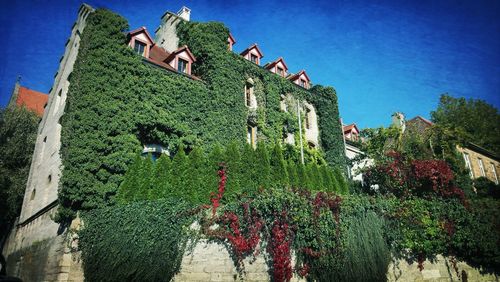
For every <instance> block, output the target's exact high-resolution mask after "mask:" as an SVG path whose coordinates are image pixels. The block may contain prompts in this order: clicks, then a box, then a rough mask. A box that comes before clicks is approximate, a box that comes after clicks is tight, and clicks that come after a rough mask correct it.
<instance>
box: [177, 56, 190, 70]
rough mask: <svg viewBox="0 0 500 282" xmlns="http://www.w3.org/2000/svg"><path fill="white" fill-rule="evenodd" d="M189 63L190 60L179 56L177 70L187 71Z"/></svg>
mask: <svg viewBox="0 0 500 282" xmlns="http://www.w3.org/2000/svg"><path fill="white" fill-rule="evenodd" d="M187 65H188V62H187V61H186V60H183V59H181V58H179V61H178V62H177V71H178V72H182V73H187Z"/></svg>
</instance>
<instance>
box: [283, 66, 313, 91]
mask: <svg viewBox="0 0 500 282" xmlns="http://www.w3.org/2000/svg"><path fill="white" fill-rule="evenodd" d="M288 79H289V80H290V81H292V82H293V83H295V84H297V85H298V86H300V87H302V88H305V89H309V86H310V84H311V80H310V79H309V77H308V76H307V74H306V72H305V71H304V70H301V71H299V72H298V73H296V74H294V75H290V76H289V77H288Z"/></svg>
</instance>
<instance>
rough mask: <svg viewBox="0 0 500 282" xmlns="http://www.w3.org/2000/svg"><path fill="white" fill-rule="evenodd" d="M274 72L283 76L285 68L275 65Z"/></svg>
mask: <svg viewBox="0 0 500 282" xmlns="http://www.w3.org/2000/svg"><path fill="white" fill-rule="evenodd" d="M276 73H277V74H278V75H280V76H282V77H284V76H285V69H284V68H282V67H278V66H276Z"/></svg>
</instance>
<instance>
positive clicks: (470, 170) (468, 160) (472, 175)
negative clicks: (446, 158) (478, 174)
mask: <svg viewBox="0 0 500 282" xmlns="http://www.w3.org/2000/svg"><path fill="white" fill-rule="evenodd" d="M463 154H464V161H465V167H467V168H468V169H469V174H470V177H472V178H474V173H472V167H471V163H470V157H469V154H467V153H463Z"/></svg>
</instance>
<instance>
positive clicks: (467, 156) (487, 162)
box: [406, 116, 500, 184]
mask: <svg viewBox="0 0 500 282" xmlns="http://www.w3.org/2000/svg"><path fill="white" fill-rule="evenodd" d="M432 125H433V123H432V122H431V121H430V120H428V119H426V118H423V117H421V116H416V117H414V118H412V119H410V120H408V121H407V122H406V128H407V129H408V130H411V131H412V132H418V133H419V134H427V133H426V132H425V131H426V129H428V128H430V127H432ZM457 150H458V152H460V154H462V156H463V158H464V161H465V166H466V167H467V168H468V169H469V173H470V176H471V178H472V179H476V178H479V177H486V178H488V179H489V180H491V181H493V182H495V183H496V184H498V183H499V177H498V171H499V170H500V157H499V156H496V155H495V154H494V153H493V152H491V151H489V150H487V149H485V148H483V147H481V146H479V145H476V144H474V143H471V142H468V143H467V144H466V145H464V146H463V147H461V146H458V145H457Z"/></svg>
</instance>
